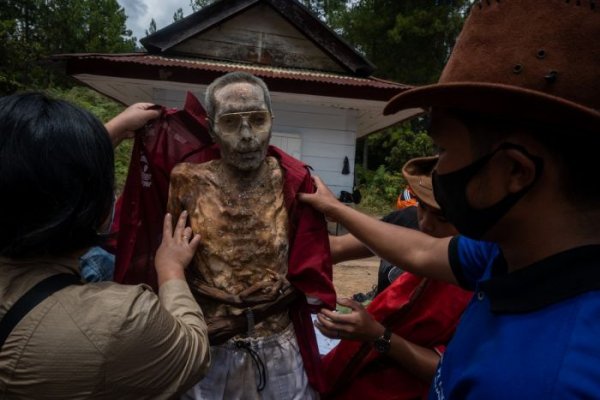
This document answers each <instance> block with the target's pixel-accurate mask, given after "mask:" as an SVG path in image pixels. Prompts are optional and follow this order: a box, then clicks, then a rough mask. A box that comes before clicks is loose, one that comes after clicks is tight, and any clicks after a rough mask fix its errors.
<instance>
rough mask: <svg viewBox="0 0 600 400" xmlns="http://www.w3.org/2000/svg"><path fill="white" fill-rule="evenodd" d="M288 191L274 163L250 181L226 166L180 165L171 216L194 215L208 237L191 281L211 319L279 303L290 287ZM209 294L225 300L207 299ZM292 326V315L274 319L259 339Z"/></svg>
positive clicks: (198, 228) (259, 328)
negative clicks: (250, 305) (262, 300)
mask: <svg viewBox="0 0 600 400" xmlns="http://www.w3.org/2000/svg"><path fill="white" fill-rule="evenodd" d="M282 188H283V177H282V173H281V169H280V167H279V164H278V163H277V160H276V159H274V158H272V157H267V158H266V160H265V163H264V164H263V165H262V166H261V167H260V169H259V171H258V174H257V175H256V176H253V179H248V180H244V179H240V177H239V176H235V177H232V176H231V175H230V174H228V173H227V169H226V168H224V166H223V161H222V160H214V161H210V162H207V163H204V164H188V163H184V164H179V165H178V166H176V167H175V169H174V170H173V172H172V175H171V193H170V194H169V210H170V211H172V212H173V213H174V215H178V214H177V213H178V211H180V210H184V209H185V210H187V211H188V212H189V215H190V223H191V226H192V229H193V231H194V232H196V233H199V234H200V235H201V237H202V246H201V248H200V250H199V251H198V252H197V254H196V256H195V258H194V260H193V262H192V264H191V265H190V267H189V268H188V277H189V282H190V287H191V288H192V291H194V292H195V293H194V294H195V295H196V296H197V299H198V301H199V303H200V305H201V306H202V310H203V312H204V314H205V317H206V318H207V320H210V319H211V318H213V317H222V316H228V315H239V314H241V313H243V312H244V310H245V308H244V307H240V306H239V305H238V306H236V305H232V304H227V303H226V302H229V301H231V302H236V301H243V300H245V299H246V300H248V301H251V300H252V299H256V298H257V297H261V296H262V297H266V298H268V297H272V298H276V297H277V295H278V294H279V290H280V289H281V288H282V287H283V286H286V285H288V283H287V281H286V280H285V275H286V273H287V257H288V218H287V211H286V208H285V204H284V202H283V193H282ZM210 288H214V289H216V291H211V290H210ZM207 291H210V292H211V293H214V294H215V296H216V297H218V298H220V299H221V300H217V299H214V298H210V297H208V296H204V295H203V293H206V292H207ZM289 323H290V320H289V317H288V316H287V312H283V313H278V314H275V315H272V316H270V317H268V318H267V319H266V320H264V321H263V322H262V323H259V324H257V325H256V328H255V335H256V336H268V335H271V334H273V333H276V332H279V331H281V330H283V329H284V328H285V327H287V326H288V325H289Z"/></svg>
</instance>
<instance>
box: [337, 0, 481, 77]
mask: <svg viewBox="0 0 600 400" xmlns="http://www.w3.org/2000/svg"><path fill="white" fill-rule="evenodd" d="M469 4H470V0H445V1H444V0H402V1H398V0H358V1H356V0H354V1H352V0H349V1H348V2H346V7H339V6H335V7H329V10H330V12H329V13H328V15H327V18H326V19H327V21H328V23H329V24H330V25H332V26H333V27H335V28H337V30H338V32H340V33H341V35H342V36H343V37H344V38H346V39H347V40H348V41H349V42H350V43H352V44H353V45H354V46H356V47H357V49H358V50H360V51H361V52H363V53H364V54H365V56H366V57H367V58H368V59H369V60H371V61H372V62H373V63H374V64H375V65H376V66H377V72H376V75H377V76H380V77H383V78H388V79H392V80H396V81H399V82H403V83H409V84H426V83H432V82H435V81H436V80H437V78H438V77H439V74H440V72H441V70H442V68H443V66H444V64H445V62H446V59H447V57H448V55H449V54H450V51H451V50H452V46H453V45H454V41H455V39H456V36H457V35H458V33H459V31H460V29H461V28H462V24H463V20H464V16H465V11H466V9H467V7H468V5H469Z"/></svg>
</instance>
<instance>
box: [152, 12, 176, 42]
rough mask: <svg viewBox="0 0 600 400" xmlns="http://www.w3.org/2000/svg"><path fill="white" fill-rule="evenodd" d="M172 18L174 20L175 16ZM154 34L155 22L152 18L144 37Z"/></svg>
mask: <svg viewBox="0 0 600 400" xmlns="http://www.w3.org/2000/svg"><path fill="white" fill-rule="evenodd" d="M180 10H181V9H180ZM173 18H175V16H173ZM154 32H156V21H155V20H154V18H152V19H151V20H150V25H149V26H148V29H146V36H150V35H152V34H153V33H154Z"/></svg>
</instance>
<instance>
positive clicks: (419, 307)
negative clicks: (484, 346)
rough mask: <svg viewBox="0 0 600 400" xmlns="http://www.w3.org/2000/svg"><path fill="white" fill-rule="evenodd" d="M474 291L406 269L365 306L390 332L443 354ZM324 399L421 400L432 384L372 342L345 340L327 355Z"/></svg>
mask: <svg viewBox="0 0 600 400" xmlns="http://www.w3.org/2000/svg"><path fill="white" fill-rule="evenodd" d="M471 295H472V293H471V292H467V291H465V290H462V289H460V288H459V287H457V286H454V285H450V284H447V283H443V282H438V281H434V280H429V279H426V278H421V277H418V276H416V275H413V274H411V273H408V272H404V273H403V274H402V275H400V277H399V278H398V279H396V280H395V281H394V282H393V283H392V284H391V285H390V286H389V287H388V288H386V289H385V290H384V291H383V292H382V293H380V294H379V295H377V296H376V297H375V299H374V300H373V301H372V302H371V304H369V306H368V307H367V310H368V311H369V313H370V314H371V315H373V317H374V318H375V319H376V320H377V321H380V322H381V323H382V324H383V325H385V326H387V327H390V328H391V330H392V332H393V333H395V334H397V335H399V336H401V337H403V338H404V339H406V340H409V341H411V342H413V343H415V344H418V345H421V346H424V347H428V348H431V349H435V350H437V351H439V352H443V351H444V350H445V348H446V344H447V343H448V342H449V341H450V339H451V338H452V335H453V334H454V330H455V329H456V325H457V324H458V321H459V319H460V316H461V314H462V312H463V310H464V309H465V307H466V306H467V303H468V302H469V299H470V298H471ZM323 365H324V368H325V373H326V377H327V384H328V388H327V389H326V392H328V395H327V396H324V398H326V399H348V400H350V399H382V400H383V399H385V400H390V399H420V398H423V397H425V396H426V395H427V392H428V389H429V385H428V384H425V383H422V382H421V381H419V380H418V378H416V377H414V376H412V375H410V374H409V373H407V372H406V371H404V370H403V369H402V368H401V367H400V366H399V365H398V364H396V363H395V362H394V361H393V360H392V359H391V358H390V357H387V356H382V355H381V354H380V353H378V352H377V351H375V350H374V349H373V346H372V344H371V343H366V342H357V341H350V340H342V341H341V342H340V343H339V344H338V345H337V346H336V347H335V348H334V349H333V350H332V351H331V352H329V353H328V354H327V355H326V356H325V357H324V359H323Z"/></svg>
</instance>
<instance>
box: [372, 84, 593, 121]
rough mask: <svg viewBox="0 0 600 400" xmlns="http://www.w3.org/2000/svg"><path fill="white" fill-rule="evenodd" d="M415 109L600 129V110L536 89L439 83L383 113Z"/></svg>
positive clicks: (412, 92)
mask: <svg viewBox="0 0 600 400" xmlns="http://www.w3.org/2000/svg"><path fill="white" fill-rule="evenodd" d="M414 107H420V108H423V109H428V108H430V107H442V108H451V109H452V108H454V109H460V110H466V111H474V112H479V113H483V114H490V115H497V116H507V117H510V118H519V119H524V120H532V121H538V122H542V123H544V124H550V125H555V124H558V125H563V126H569V127H579V128H581V129H583V130H585V131H589V132H596V131H597V130H598V127H600V111H598V110H594V109H591V108H587V107H583V106H581V105H579V104H577V103H574V102H571V101H568V100H565V99H563V98H560V97H555V96H550V95H547V94H544V93H541V92H538V91H535V90H530V89H523V88H520V87H516V86H510V85H503V84H495V83H486V82H454V83H440V84H434V85H427V86H422V87H419V88H415V89H410V90H407V91H405V92H402V93H400V94H398V95H396V96H395V97H393V98H392V99H391V100H390V101H389V102H388V104H387V105H386V107H385V108H384V110H383V114H384V115H390V114H394V113H396V112H398V111H399V110H403V109H405V108H414Z"/></svg>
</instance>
